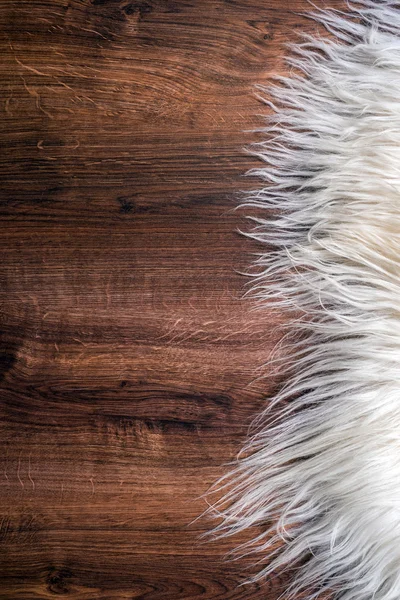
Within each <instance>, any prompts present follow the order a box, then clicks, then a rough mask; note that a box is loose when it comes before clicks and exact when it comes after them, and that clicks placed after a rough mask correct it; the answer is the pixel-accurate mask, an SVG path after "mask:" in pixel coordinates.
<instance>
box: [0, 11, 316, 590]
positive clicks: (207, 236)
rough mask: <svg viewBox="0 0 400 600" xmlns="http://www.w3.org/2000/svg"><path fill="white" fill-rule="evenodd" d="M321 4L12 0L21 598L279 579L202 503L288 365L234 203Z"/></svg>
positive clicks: (3, 537) (6, 433)
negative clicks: (235, 556) (271, 93)
mask: <svg viewBox="0 0 400 600" xmlns="http://www.w3.org/2000/svg"><path fill="white" fill-rule="evenodd" d="M298 10H310V6H309V5H308V4H307V2H305V1H304V2H303V1H300V0H297V1H294V0H293V1H291V2H284V1H282V0H252V1H251V0H249V1H247V0H246V1H245V0H230V1H228V0H226V1H225V2H223V1H222V0H206V1H204V0H202V1H195V0H190V1H189V0H188V1H185V0H182V1H180V0H179V1H178V0H177V1H174V0H172V1H165V0H164V1H163V0H155V1H153V0H148V1H141V2H130V1H129V0H124V1H118V0H92V1H89V0H42V1H36V0H29V1H26V0H20V1H19V2H16V1H15V2H14V1H11V0H8V1H4V0H2V1H0V29H1V38H0V39H1V59H0V62H1V109H2V114H1V126H0V130H1V134H0V137H1V146H2V155H1V186H0V190H1V191H0V194H1V203H0V207H1V240H0V244H1V263H0V276H1V292H0V293H1V295H0V298H1V316H2V327H1V336H0V343H1V405H0V406H1V408H0V412H1V443H2V453H1V460H0V463H1V464H0V511H1V520H0V523H1V525H0V541H1V555H0V599H1V600H5V599H7V600H8V599H14V598H16V599H23V600H31V599H32V600H33V599H45V598H52V597H56V596H58V595H60V596H65V597H68V598H73V599H74V600H88V599H91V600H94V599H99V600H106V599H107V600H108V599H110V600H111V599H112V600H120V599H121V600H122V599H139V598H140V599H142V600H161V599H163V600H183V599H197V598H198V599H200V598H201V599H202V600H211V599H217V598H218V599H219V600H228V599H229V600H238V599H247V598H251V599H258V598H260V599H261V598H263V599H269V600H273V599H274V598H276V597H277V595H278V591H277V590H278V587H279V586H278V587H277V583H276V582H273V581H268V582H265V583H264V584H263V585H262V586H259V585H258V586H256V585H249V586H246V587H238V584H239V582H240V581H241V580H242V579H243V577H244V576H245V575H246V572H247V571H246V565H244V564H242V563H228V562H226V561H224V554H225V552H226V551H227V550H229V549H230V548H231V543H230V542H228V541H226V542H223V543H221V542H219V543H213V544H204V543H200V542H199V540H198V536H199V535H200V534H201V533H202V532H204V531H205V530H206V529H207V527H208V526H209V523H207V522H205V521H204V520H199V521H196V522H195V523H193V524H190V523H191V521H192V520H193V519H194V518H195V517H197V516H198V515H199V514H200V513H201V512H202V511H203V510H204V508H205V506H206V505H205V502H204V501H203V500H202V499H200V498H199V497H200V496H201V495H202V494H203V493H204V492H205V491H206V490H207V489H208V487H209V485H210V484H211V483H212V482H214V481H215V480H216V479H217V478H218V477H219V476H220V475H221V474H222V473H223V471H224V467H223V465H224V463H226V462H227V461H229V460H231V459H232V458H233V457H234V456H235V454H236V453H237V451H238V450H239V449H240V446H241V443H242V442H243V440H244V438H245V436H246V432H247V427H248V424H249V423H250V421H251V417H252V416H253V415H254V414H255V413H256V412H257V411H258V410H259V409H260V408H261V407H262V406H263V405H264V403H265V402H266V401H267V398H268V395H269V394H270V393H271V392H272V389H273V388H274V386H276V378H275V377H273V376H272V375H271V377H267V378H265V379H263V380H259V379H257V377H258V375H259V374H260V372H259V371H257V367H259V366H260V365H261V364H263V363H264V362H265V361H266V360H267V358H268V355H269V353H270V351H271V349H272V348H273V346H274V344H275V343H276V341H277V339H278V338H277V335H276V333H274V329H273V328H274V325H275V323H276V319H275V318H272V316H271V314H270V313H269V312H268V310H265V311H264V312H258V313H256V312H254V311H253V310H252V303H251V301H248V300H242V299H241V295H242V291H243V286H244V284H245V282H246V278H244V277H243V276H242V275H240V274H239V273H238V272H237V270H240V269H244V268H246V267H247V265H248V264H249V262H250V260H251V252H254V251H256V250H258V248H255V247H254V245H252V243H251V242H250V241H248V240H246V239H245V238H244V237H241V236H239V235H238V234H237V233H236V229H237V228H238V227H243V226H244V227H245V225H244V223H243V216H242V215H241V214H240V213H239V212H235V211H233V210H232V208H233V206H235V203H236V202H237V193H238V192H239V191H240V190H245V189H249V188H254V187H255V185H259V182H257V181H255V180H254V179H251V178H245V177H243V174H244V173H245V172H246V170H247V169H248V168H250V167H254V166H258V165H257V162H256V160H255V159H254V158H252V157H250V156H249V155H247V154H246V153H245V152H244V151H243V150H242V148H243V147H244V146H245V145H246V144H248V143H250V142H251V141H253V140H255V139H256V136H255V134H254V133H251V132H250V131H249V130H250V129H252V128H253V129H254V128H255V127H259V126H261V125H262V121H261V119H260V118H259V117H257V114H260V113H262V112H265V108H264V107H263V106H262V105H261V104H260V102H259V101H258V100H257V98H256V96H255V94H254V87H253V86H254V85H255V84H256V83H260V82H261V83H263V82H267V81H268V77H269V76H270V75H271V74H272V73H275V72H277V71H279V69H281V68H282V64H283V61H282V55H283V52H284V46H283V45H284V42H286V41H289V40H294V39H295V29H296V28H300V27H301V28H307V29H308V30H313V29H314V28H315V25H314V24H313V23H311V22H308V21H306V20H304V19H303V18H302V17H301V16H299V15H298V14H296V13H295V12H293V11H298ZM278 584H279V581H278Z"/></svg>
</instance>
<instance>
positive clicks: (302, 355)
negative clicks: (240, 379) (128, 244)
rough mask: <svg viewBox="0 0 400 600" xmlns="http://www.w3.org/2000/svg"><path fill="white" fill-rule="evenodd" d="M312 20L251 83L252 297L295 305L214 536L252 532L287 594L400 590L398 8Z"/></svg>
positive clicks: (266, 572) (361, 4)
mask: <svg viewBox="0 0 400 600" xmlns="http://www.w3.org/2000/svg"><path fill="white" fill-rule="evenodd" d="M312 18H314V19H315V20H317V21H318V22H319V23H320V24H321V29H320V35H315V36H309V35H304V36H302V39H301V42H299V43H298V44H296V45H294V46H291V49H290V58H289V59H288V63H289V65H290V75H289V76H288V77H278V78H276V81H275V82H274V83H273V84H272V85H271V86H269V87H268V88H259V89H260V90H261V93H262V96H263V98H264V101H265V102H266V104H267V105H268V106H269V107H270V109H271V115H270V116H269V117H268V126H267V127H266V128H265V129H264V130H263V131H264V132H265V138H266V141H265V142H262V143H258V144H255V145H254V146H253V147H252V151H253V152H254V154H256V155H257V156H258V157H259V158H260V159H261V160H262V161H263V162H264V163H266V164H265V165H260V168H257V169H254V170H252V172H251V173H252V174H253V175H258V176H259V177H260V178H261V180H262V182H263V184H262V186H260V189H258V190H256V191H254V192H253V193H251V194H249V195H248V197H247V198H246V205H248V206H249V207H254V206H255V207H257V209H260V207H261V208H262V209H263V210H265V218H259V219H257V220H256V223H255V228H254V230H253V231H252V234H251V235H252V237H253V238H255V239H256V240H258V241H259V242H262V243H263V244H265V253H263V254H262V255H261V256H260V258H259V259H258V261H257V264H256V267H257V269H258V274H257V276H255V279H254V287H253V291H254V293H255V295H256V297H257V298H258V299H259V301H260V302H261V303H262V305H263V306H265V305H266V304H268V306H276V307H278V308H279V310H280V311H281V310H282V309H285V310H286V311H287V312H288V314H289V315H291V332H292V335H291V337H290V338H289V340H291V341H290V342H289V343H288V348H287V353H286V363H285V369H286V371H287V372H286V375H287V383H286V384H285V386H284V387H283V389H281V390H280V392H279V393H278V394H277V396H276V397H275V398H273V399H272V400H271V401H269V402H268V406H267V408H266V410H265V413H264V414H262V415H260V416H259V417H258V418H257V431H256V433H255V434H254V435H253V436H252V437H251V439H249V441H248V443H247V445H246V447H245V448H244V449H243V451H242V453H241V455H240V456H239V458H238V460H237V462H236V463H235V466H234V467H233V468H232V470H231V471H230V472H229V473H228V475H227V476H226V477H225V478H224V479H223V480H222V481H220V482H219V489H220V490H221V489H222V490H223V491H224V496H223V498H222V499H221V500H220V501H219V502H217V503H216V505H215V506H214V508H215V509H216V511H217V514H218V515H219V518H220V522H219V523H218V525H217V526H216V529H215V530H214V533H215V534H216V535H217V536H219V535H223V536H225V535H232V534H235V533H237V532H241V531H243V530H249V531H252V530H253V528H256V529H255V530H256V531H257V535H255V536H254V539H253V540H252V542H251V543H250V544H249V545H246V546H242V547H241V548H240V549H239V553H242V554H243V553H248V552H251V553H253V552H254V561H255V563H256V561H260V563H259V565H260V568H259V572H258V575H257V576H256V578H260V579H263V578H265V577H268V576H270V575H271V574H272V573H273V572H277V571H278V572H281V571H282V569H285V568H288V567H290V569H291V570H292V569H293V572H294V576H293V579H292V583H291V585H290V586H289V587H288V589H287V590H286V592H285V594H284V597H285V598H291V597H293V596H295V595H297V594H302V595H303V596H305V597H306V598H309V599H312V598H315V597H317V596H319V595H321V594H323V595H326V594H329V595H332V596H333V597H334V598H340V599H341V600H367V599H371V600H372V599H375V600H399V598H400V382H399V379H400V369H399V361H400V281H399V277H400V218H399V215H400V3H398V2H392V1H390V0H383V1H371V0H361V1H355V2H352V3H351V4H350V5H349V6H348V10H347V11H346V12H340V11H336V10H330V9H327V10H321V9H315V12H314V13H313V15H312ZM323 28H326V30H328V32H329V35H327V34H326V33H324V29H323ZM272 408H273V410H272ZM260 526H261V527H260ZM265 559H267V562H266V560H265ZM265 565H267V566H265Z"/></svg>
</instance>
